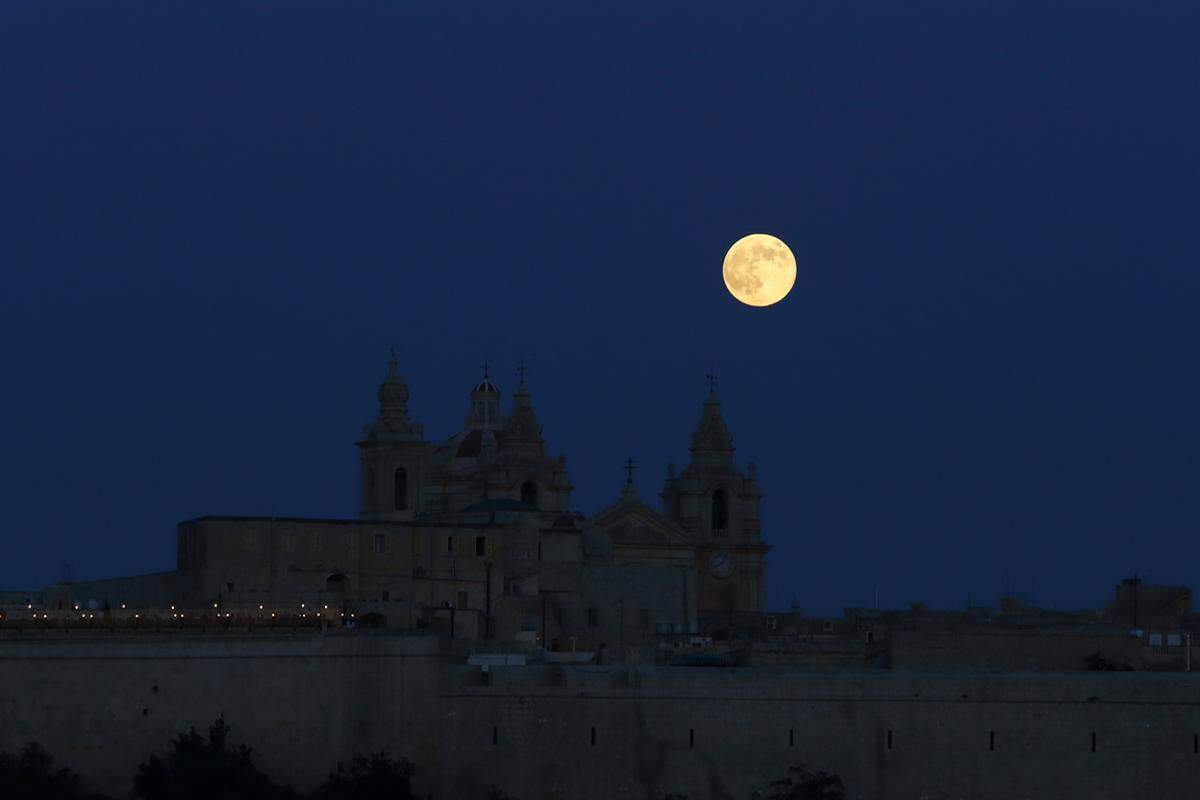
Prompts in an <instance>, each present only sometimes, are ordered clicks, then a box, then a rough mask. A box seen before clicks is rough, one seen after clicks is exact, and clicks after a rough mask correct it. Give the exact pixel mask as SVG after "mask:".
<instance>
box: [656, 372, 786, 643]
mask: <svg viewBox="0 0 1200 800" xmlns="http://www.w3.org/2000/svg"><path fill="white" fill-rule="evenodd" d="M714 384H715V378H713V376H711V375H710V376H709V392H708V397H707V398H705V400H704V406H703V411H702V412H701V415H700V424H699V425H698V426H697V427H696V430H695V432H694V433H693V434H692V446H691V448H690V452H691V460H690V462H689V463H688V465H687V466H686V467H685V468H684V469H683V471H682V472H681V473H680V474H678V475H676V474H675V466H674V465H673V464H672V465H669V466H668V467H667V479H666V483H665V485H664V486H663V490H662V493H661V496H662V501H663V514H664V515H665V516H666V517H667V518H668V519H670V520H671V521H673V522H675V523H677V524H678V525H680V526H681V527H682V528H683V529H684V530H685V531H687V532H688V534H690V535H691V537H692V538H693V539H694V540H696V541H698V542H699V543H700V544H701V546H700V547H699V548H697V551H696V573H697V576H698V597H697V604H698V610H699V612H700V615H701V618H702V619H706V620H707V621H708V622H710V623H711V624H713V625H722V624H729V625H733V624H736V623H737V621H738V619H739V618H741V619H743V620H744V619H745V617H744V616H743V615H745V614H760V613H762V610H763V607H764V602H765V590H766V570H765V568H766V554H767V551H768V550H769V549H770V546H769V545H767V544H764V543H763V540H762V525H761V523H760V522H759V514H758V510H759V503H760V501H761V499H762V492H761V491H760V490H759V488H758V481H757V475H756V470H755V468H754V464H753V463H751V464H750V465H748V467H747V469H746V472H745V473H743V472H741V471H740V470H739V469H738V468H737V466H736V465H735V464H734V461H733V436H732V435H731V434H730V433H729V429H728V428H727V427H726V426H725V421H724V419H723V418H722V417H721V404H720V403H719V402H718V401H717V394H716V388H715V385H714Z"/></svg>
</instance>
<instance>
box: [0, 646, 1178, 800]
mask: <svg viewBox="0 0 1200 800" xmlns="http://www.w3.org/2000/svg"><path fill="white" fill-rule="evenodd" d="M446 646H448V645H446V644H445V643H444V642H439V640H436V639H433V638H431V637H415V636H400V635H393V634H384V635H370V634H362V633H341V632H339V633H330V634H325V635H320V634H315V633H313V634H307V633H306V634H294V635H293V634H278V633H277V634H273V635H263V634H242V635H240V636H239V635H235V634H186V633H178V634H143V635H128V634H122V635H107V636H105V635H90V636H86V637H85V636H83V635H80V634H78V633H71V634H69V635H63V634H61V633H56V634H49V635H44V636H38V635H31V634H26V635H24V636H20V637H8V638H4V639H0V717H2V718H3V720H4V724H3V726H0V750H9V751H12V750H15V749H17V748H19V747H20V746H21V745H23V744H24V743H25V742H27V741H30V740H36V741H39V742H41V743H42V744H44V745H45V746H46V747H47V748H49V749H50V751H51V752H52V753H54V754H56V755H57V757H58V758H59V760H60V761H61V762H63V763H66V764H67V765H69V766H71V767H73V768H74V769H77V770H79V771H80V772H82V773H83V774H84V775H85V776H87V777H88V778H90V779H92V782H93V784H94V786H95V787H96V788H98V789H101V790H103V791H107V792H111V793H118V794H124V793H127V792H128V791H129V788H130V782H131V779H132V776H133V774H134V772H135V770H136V767H137V764H138V763H139V762H141V761H142V760H144V759H145V758H146V756H147V755H148V754H149V753H150V752H151V751H155V750H157V751H159V752H162V751H163V749H164V748H165V745H166V743H167V742H168V740H169V739H170V738H171V736H173V735H174V734H175V733H176V732H178V731H179V730H181V729H184V728H186V727H187V726H189V725H195V726H196V728H197V729H199V730H204V728H205V727H206V726H207V724H208V723H209V722H211V721H212V719H214V718H215V717H216V716H217V715H218V714H224V716H225V719H226V721H227V722H228V723H229V724H230V725H231V726H232V729H233V738H234V739H235V740H236V741H245V742H246V743H248V744H250V745H251V746H253V747H254V748H255V753H256V760H257V762H258V763H259V765H260V766H261V767H262V768H263V769H264V770H265V771H267V772H268V774H270V775H271V776H272V777H273V778H275V779H276V780H279V781H285V782H288V781H290V782H291V783H293V785H295V786H296V787H297V788H300V789H307V788H311V787H312V786H314V785H316V784H317V783H319V782H320V781H321V780H322V779H323V778H324V777H325V775H326V774H327V772H328V770H329V769H330V767H331V766H332V765H333V764H334V763H335V762H336V761H337V760H338V759H345V758H347V757H349V756H350V755H352V754H353V753H355V752H366V751H372V750H379V749H386V750H389V751H391V752H393V753H395V754H400V755H405V756H407V757H408V758H410V759H412V760H413V761H414V762H415V763H416V764H417V765H418V779H419V781H418V782H419V785H420V786H419V788H421V789H423V790H425V791H430V792H433V793H434V794H435V796H437V797H439V798H473V797H482V795H483V793H484V792H485V791H486V790H487V789H490V788H492V787H500V788H503V789H504V790H506V791H507V792H509V793H510V794H512V795H513V796H515V797H517V798H521V799H522V800H536V799H537V798H597V799H599V798H606V799H607V798H614V797H630V798H639V799H640V798H658V797H661V795H662V794H663V793H665V792H678V793H684V794H687V795H689V796H690V797H691V798H693V800H698V799H699V798H709V797H712V798H737V800H742V799H743V798H746V797H747V796H748V793H749V792H750V790H751V789H753V788H759V787H763V786H765V785H766V783H767V782H768V781H770V780H771V779H774V778H778V777H782V775H783V774H784V772H785V770H786V768H787V766H788V765H789V764H793V763H800V762H803V763H807V764H809V765H811V766H812V767H814V768H817V769H824V770H828V771H833V772H837V773H838V774H840V775H841V776H842V777H843V779H844V780H845V782H846V786H847V795H848V797H851V798H864V799H867V798H869V799H871V800H874V799H875V798H878V799H879V800H887V799H888V798H891V799H893V800H894V799H896V798H903V799H904V800H917V799H918V798H981V799H982V798H996V799H997V800H999V799H1000V798H1003V799H1004V800H1012V799H1013V798H1064V797H1088V798H1114V799H1116V798H1121V799H1122V800H1124V799H1125V798H1132V797H1158V798H1185V797H1188V798H1191V797H1195V796H1196V794H1197V783H1198V781H1197V777H1196V776H1197V774H1198V773H1200V770H1198V769H1197V768H1198V767H1200V738H1198V734H1200V679H1198V678H1197V676H1196V675H1195V674H1194V673H1139V672H1134V673H1095V672H1080V673H1069V674H1068V673H1064V674H1053V673H1014V674H987V673H966V672H959V673H931V672H918V671H889V670H880V671H844V672H839V671H826V672H815V671H804V670H799V669H794V668H783V667H778V668H772V667H763V668H736V669H730V668H705V667H675V668H666V667H645V666H638V667H627V666H622V665H615V666H561V665H545V666H537V665H532V666H526V667H499V668H493V669H492V671H491V672H489V673H486V674H485V673H483V672H482V671H481V670H480V668H478V667H470V666H467V665H466V663H465V656H464V655H463V654H462V653H457V654H451V653H447V652H444V650H443V648H444V647H446Z"/></svg>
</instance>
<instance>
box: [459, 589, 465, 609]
mask: <svg viewBox="0 0 1200 800" xmlns="http://www.w3.org/2000/svg"><path fill="white" fill-rule="evenodd" d="M458 607H459V608H466V607H467V593H466V592H459V593H458Z"/></svg>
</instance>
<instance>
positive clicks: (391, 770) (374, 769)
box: [313, 752, 419, 800]
mask: <svg viewBox="0 0 1200 800" xmlns="http://www.w3.org/2000/svg"><path fill="white" fill-rule="evenodd" d="M414 771H415V767H413V765H412V762H411V761H409V760H408V759H405V758H402V759H400V760H399V761H393V760H392V758H391V756H389V755H388V754H387V753H382V752H380V753H372V754H371V755H369V756H363V755H357V756H355V757H354V761H352V762H351V763H350V767H349V768H347V767H346V765H345V764H343V763H342V762H340V761H339V762H338V765H337V769H335V770H334V771H333V772H331V773H330V774H329V778H328V779H327V780H326V781H325V783H323V784H322V785H321V787H320V788H319V789H317V791H316V792H315V793H314V794H313V800H419V798H418V796H417V795H414V794H413V793H412V776H413V772H414Z"/></svg>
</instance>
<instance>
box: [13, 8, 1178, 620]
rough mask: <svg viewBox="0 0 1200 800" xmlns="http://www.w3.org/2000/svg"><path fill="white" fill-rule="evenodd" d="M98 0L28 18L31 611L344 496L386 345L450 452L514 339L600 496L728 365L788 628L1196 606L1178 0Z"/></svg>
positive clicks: (18, 530) (743, 453) (19, 321)
mask: <svg viewBox="0 0 1200 800" xmlns="http://www.w3.org/2000/svg"><path fill="white" fill-rule="evenodd" d="M113 5H114V4H113V3H111V2H104V3H100V2H94V3H62V2H46V0H21V1H20V2H18V0H9V1H8V2H5V3H3V5H2V6H0V260H2V261H0V263H2V264H3V267H4V273H3V274H4V284H3V285H4V290H3V293H2V294H0V300H2V306H0V354H2V356H3V362H4V368H3V371H4V376H5V377H4V381H3V387H4V388H3V392H2V393H0V419H2V420H3V426H4V430H3V442H4V444H3V449H2V451H0V452H2V456H0V470H2V473H0V503H2V509H0V511H2V513H0V519H2V520H3V523H2V524H3V531H2V533H0V537H2V541H3V546H4V552H3V558H2V559H0V586H7V587H13V588H21V587H27V586H39V585H42V584H44V583H46V582H50V581H53V580H57V578H58V577H59V576H60V571H61V565H62V564H63V563H64V562H70V564H71V568H72V571H73V573H74V575H75V576H76V577H77V578H86V577H102V576H109V575H119V574H129V573H133V572H137V571H149V570H155V569H166V568H171V567H172V566H173V565H174V548H175V542H174V525H175V523H176V522H177V521H178V520H181V519H185V518H188V517H191V516H196V515H200V514H206V513H217V514H220V513H261V514H269V513H276V514H279V515H297V516H299V515H312V516H352V515H353V514H355V513H356V511H357V507H356V502H357V494H356V486H357V469H358V467H357V453H356V450H355V448H354V446H353V442H354V441H355V439H356V436H357V434H358V433H359V431H360V429H361V425H362V424H363V423H364V422H366V421H368V420H369V419H370V418H371V417H372V416H373V414H374V411H375V400H374V392H375V387H376V385H377V384H378V383H379V381H380V380H381V379H382V377H383V374H384V371H385V367H386V359H387V348H388V347H389V346H391V345H395V346H396V348H397V351H398V354H399V357H400V361H401V368H402V372H403V374H404V376H405V377H406V379H407V380H408V382H409V385H410V388H411V391H412V401H411V407H412V409H413V412H414V414H415V416H416V417H417V418H418V419H419V420H420V421H421V422H423V423H424V425H425V429H426V432H427V434H429V435H430V436H431V437H438V438H440V437H444V436H448V435H450V434H451V433H453V432H454V431H455V430H457V429H458V427H459V426H460V425H461V422H462V418H463V416H464V414H465V412H466V402H467V400H466V392H467V390H468V389H469V388H470V386H471V385H472V383H473V382H474V381H475V380H476V379H477V377H478V373H479V370H478V365H479V364H480V362H481V361H483V360H484V359H485V358H486V359H488V360H490V361H491V362H492V363H493V364H495V365H496V367H495V369H494V373H493V374H494V375H495V376H496V377H497V381H498V383H500V385H501V388H502V389H504V390H505V391H506V401H507V393H508V392H510V391H511V389H512V387H513V385H514V383H515V379H514V375H513V368H514V367H515V365H516V364H517V362H518V361H519V360H520V359H521V358H522V357H524V358H525V359H526V361H527V363H528V365H529V376H530V385H531V388H532V390H533V395H534V403H535V407H536V409H537V412H538V414H539V416H540V418H541V421H542V424H543V427H544V431H545V434H546V436H547V438H548V440H549V442H550V443H551V446H552V447H553V448H554V449H555V450H556V451H562V452H565V453H566V454H567V456H568V463H569V466H570V468H571V471H572V475H573V478H574V481H575V484H576V487H577V489H576V492H575V500H576V503H577V506H578V508H579V509H580V510H582V511H584V512H586V513H591V512H594V511H595V510H597V509H598V508H600V507H602V506H604V505H606V504H607V503H609V502H611V501H612V500H614V499H615V498H616V495H617V492H618V490H619V489H620V486H621V483H622V480H623V473H622V470H621V463H622V461H623V460H624V459H625V457H626V456H627V455H632V456H633V457H634V458H635V459H636V460H637V461H638V462H639V463H640V464H641V465H643V468H642V469H641V470H639V472H638V473H637V476H636V478H637V484H638V488H639V490H640V491H641V493H642V494H643V496H645V497H651V498H654V499H655V500H656V499H657V498H656V494H657V492H658V490H659V488H660V487H661V483H662V478H663V475H664V472H665V466H666V463H667V461H668V460H671V459H674V460H675V461H676V462H678V463H680V464H681V465H682V463H684V462H685V461H686V457H687V445H688V437H689V434H690V432H691V431H692V429H693V427H694V426H695V424H696V422H697V421H698V419H699V415H700V403H701V400H702V399H703V396H704V392H705V382H704V373H705V372H706V371H707V370H708V368H709V366H710V364H715V365H716V368H717V370H718V372H719V375H720V395H721V399H722V401H723V404H724V405H723V407H724V411H725V418H726V421H727V422H728V424H729V425H730V427H731V429H732V430H733V433H734V436H735V444H736V445H737V448H738V451H737V457H738V460H739V462H740V463H742V464H744V463H745V461H747V460H755V461H757V463H758V466H759V473H760V479H761V483H762V486H763V489H764V491H765V492H766V497H765V499H764V506H763V514H764V523H765V525H764V528H765V535H766V537H767V538H768V540H769V541H770V542H772V543H773V544H774V546H775V549H774V550H773V551H772V554H771V557H770V562H769V564H770V566H769V576H768V580H769V586H770V589H769V600H770V602H771V604H772V605H774V606H777V607H778V606H783V605H786V604H787V603H788V602H789V601H790V600H791V598H792V596H793V595H795V596H796V597H797V598H798V600H799V602H800V604H801V606H802V607H803V608H804V609H806V610H809V611H828V610H831V609H836V608H840V607H841V606H843V605H853V604H869V603H870V602H872V600H873V593H874V589H875V587H876V586H878V587H879V592H880V599H881V602H882V603H884V604H887V605H898V604H906V603H908V602H909V601H911V600H916V599H923V600H925V601H926V602H928V603H930V604H934V605H940V606H953V607H959V606H961V605H962V604H963V603H964V602H965V600H966V596H967V593H968V592H973V593H974V596H975V598H976V600H977V602H979V601H992V600H994V598H995V596H996V594H997V593H998V592H999V590H1000V589H1001V587H1002V585H1003V580H1004V574H1005V572H1006V571H1007V572H1008V573H1009V574H1010V576H1011V580H1012V583H1013V585H1014V589H1019V590H1025V591H1027V590H1028V589H1029V584H1030V578H1031V577H1032V576H1036V578H1037V587H1038V591H1037V594H1038V598H1037V599H1038V600H1039V602H1041V603H1044V604H1046V605H1050V604H1058V605H1060V606H1063V605H1070V606H1078V605H1093V606H1094V605H1099V604H1100V603H1102V602H1103V601H1104V600H1105V599H1106V598H1107V596H1108V594H1109V592H1110V590H1111V586H1112V585H1113V584H1114V583H1115V582H1116V581H1117V580H1118V579H1119V578H1120V577H1122V576H1124V575H1127V574H1130V573H1132V572H1134V571H1135V570H1136V571H1139V572H1140V573H1142V574H1143V576H1145V577H1147V578H1148V579H1149V580H1152V581H1163V582H1167V581H1170V582H1183V583H1187V584H1189V585H1194V584H1195V583H1196V578H1197V566H1196V565H1197V564H1198V563H1200V537H1198V536H1197V535H1196V534H1197V524H1196V522H1197V512H1198V511H1200V509H1198V505H1200V503H1198V500H1197V498H1198V497H1200V492H1198V491H1197V488H1198V486H1200V458H1198V456H1200V423H1198V422H1197V414H1196V409H1197V404H1198V397H1197V393H1198V390H1200V377H1198V371H1197V370H1198V366H1200V324H1198V319H1200V315H1198V314H1197V310H1198V307H1200V258H1198V256H1200V246H1198V243H1197V238H1196V237H1197V217H1198V213H1200V201H1198V197H1197V192H1198V187H1200V153H1198V147H1197V142H1200V47H1198V46H1197V44H1196V43H1197V41H1200V20H1198V19H1197V18H1196V17H1195V16H1193V15H1191V14H1188V15H1186V16H1185V13H1187V12H1186V10H1187V9H1188V8H1189V7H1190V6H1192V5H1193V4H1192V3H1180V4H1178V5H1172V4H1167V3H1147V2H1130V3H1128V4H1105V5H1085V4H1079V3H1072V4H1063V3H1055V4H1048V3H1036V4H1025V3H1021V4H1018V3H1013V4H993V3H971V2H964V0H957V2H950V3H946V4H944V5H941V4H934V3H899V2H886V3H859V4H856V5H855V6H854V7H853V9H852V10H851V8H850V7H846V6H842V5H840V4H836V3H825V2H820V3H782V2H781V3H777V4H762V3H759V4H753V3H751V4H744V3H739V4H732V3H731V4H724V5H722V6H717V5H713V4H710V3H705V2H699V3H697V2H689V3H679V4H666V3H656V4H653V5H654V7H655V8H656V9H658V11H657V12H656V13H653V14H650V13H642V12H638V13H635V12H633V11H627V12H622V13H615V12H612V11H606V10H600V9H602V8H603V7H605V6H607V5H609V4H595V6H594V7H592V8H590V9H589V5H585V4H583V3H579V4H570V3H567V4H564V3H558V4H554V5H551V4H546V5H545V6H544V7H543V8H537V6H536V4H529V3H525V4H520V5H521V6H522V7H523V9H524V10H522V11H519V12H515V11H511V10H508V9H505V10H502V11H501V10H496V8H495V6H496V5H497V4H492V3H486V4H482V7H483V9H485V10H481V9H479V8H470V7H468V6H466V5H464V4H445V3H440V2H439V3H422V4H412V3H401V2H392V3H375V4H368V3H329V4H324V3H302V4H301V3H296V4H288V5H284V4H273V3H258V4H242V5H240V6H239V7H237V8H236V9H235V8H234V5H233V4H216V3H198V2H192V3H172V2H162V0H155V1H154V2H146V3H125V4H115V5H118V6H120V9H119V10H116V11H114V10H113V8H112V7H113ZM444 5H451V6H455V7H456V8H457V10H456V11H453V12H447V11H444V10H438V9H439V7H441V6H444ZM643 5H644V4H637V6H636V7H641V6H643ZM1122 5H1125V6H1127V7H1126V8H1124V9H1122ZM213 6H220V7H221V8H220V9H214V8H212V7H213ZM563 6H572V8H573V10H570V11H566V10H564V9H563ZM735 6H736V7H735ZM1013 7H1019V8H1020V9H1023V10H1021V11H1019V12H1017V11H1013V10H1011V9H1012V8H1013ZM1035 7H1036V9H1037V10H1036V11H1035V10H1033V9H1034V8H1035ZM1047 7H1052V10H1047ZM585 9H588V10H585ZM814 9H816V10H814ZM752 231H767V232H771V233H774V234H776V235H778V236H780V237H781V238H783V239H784V240H786V241H787V242H788V243H789V244H790V245H791V247H792V249H793V251H794V252H795V253H796V256H797V260H798V262H799V277H798V279H797V282H796V288H795V290H794V291H793V292H792V294H791V296H790V297H789V298H788V299H787V300H786V301H785V302H783V303H781V304H780V305H778V306H775V307H773V308H770V309H766V310H756V309H750V308H747V307H744V306H741V305H739V304H738V303H737V302H736V301H734V300H733V299H732V298H730V297H729V296H728V294H727V293H726V291H725V289H724V286H723V284H722V281H721V275H720V266H721V259H722V257H723V255H724V252H725V250H726V248H727V247H728V246H729V244H730V243H732V242H733V241H734V240H735V239H737V238H739V237H740V236H742V235H743V234H745V233H747V232H752Z"/></svg>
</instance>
